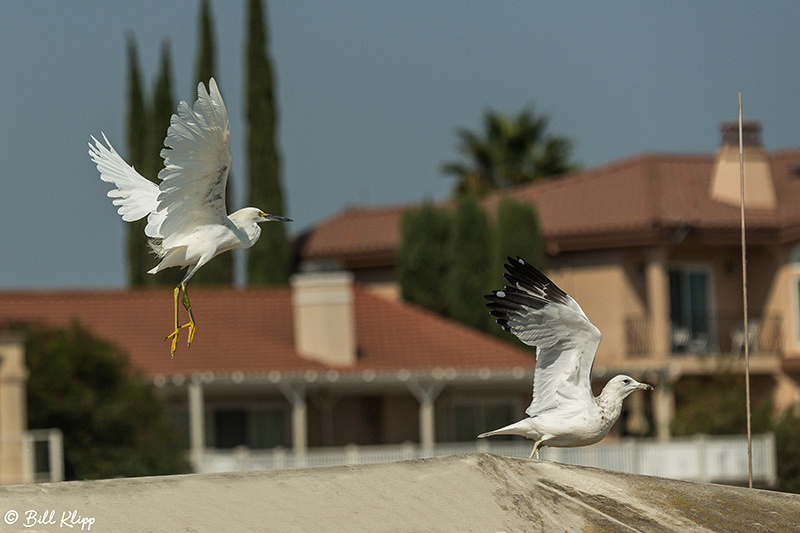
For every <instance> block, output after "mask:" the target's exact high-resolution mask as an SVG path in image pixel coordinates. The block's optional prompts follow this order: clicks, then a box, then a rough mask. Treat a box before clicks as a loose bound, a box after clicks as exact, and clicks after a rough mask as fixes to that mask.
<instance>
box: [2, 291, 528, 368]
mask: <svg viewBox="0 0 800 533" xmlns="http://www.w3.org/2000/svg"><path fill="white" fill-rule="evenodd" d="M354 291H355V298H354V302H355V317H356V338H357V341H356V342H357V344H358V351H359V360H358V362H357V364H356V365H355V366H353V367H349V368H344V369H342V368H338V370H339V371H340V372H348V371H352V372H360V371H363V370H366V369H372V370H376V371H380V370H385V371H389V370H400V369H404V368H405V369H409V370H413V369H432V368H436V367H443V368H451V367H452V368H456V369H476V368H482V367H487V368H493V369H497V368H500V369H513V368H516V367H519V366H526V367H532V366H533V365H534V360H533V359H532V358H531V356H530V352H528V351H526V350H523V349H520V348H516V347H514V346H512V345H510V344H508V343H505V342H502V341H500V340H497V339H495V338H493V337H491V336H488V335H484V334H481V333H478V332H475V331H472V330H470V329H468V328H465V327H463V326H461V325H459V324H456V323H454V322H451V321H449V320H446V319H443V318H441V317H439V316H437V315H434V314H431V313H428V312H425V311H423V310H420V309H417V308H415V307H412V306H410V305H407V304H402V303H395V302H390V301H388V300H384V299H382V298H380V297H378V296H375V295H373V294H371V293H369V292H368V291H365V290H362V289H360V288H358V287H356V288H354ZM191 297H192V308H193V310H194V313H195V318H196V320H197V328H198V329H197V334H196V336H195V339H194V343H193V344H192V347H191V348H190V349H188V350H187V349H186V346H185V344H182V345H179V348H178V352H177V354H176V355H175V358H174V359H170V357H169V346H168V345H167V343H166V342H164V337H165V336H166V335H167V333H169V331H170V328H171V322H172V314H173V311H172V291H171V290H169V289H167V288H165V289H152V290H133V291H7V292H0V326H3V325H6V326H8V325H9V324H14V323H20V322H34V323H44V324H48V325H54V326H64V325H66V324H68V323H69V322H70V321H72V320H78V321H79V322H80V323H82V324H84V325H85V326H87V327H88V328H89V329H90V330H91V331H92V332H93V333H94V334H95V335H97V336H99V337H102V338H104V339H107V340H109V341H111V342H113V343H115V344H117V345H118V346H120V347H121V348H122V349H123V350H124V351H125V352H127V353H128V354H129V355H130V359H131V362H132V364H133V365H134V367H136V368H138V369H139V370H141V371H142V372H144V373H145V374H146V375H149V376H151V377H153V376H157V375H165V376H170V375H174V374H184V375H186V376H190V375H192V374H193V373H196V372H214V373H218V374H229V373H233V372H243V373H245V374H263V373H267V372H270V371H273V370H277V371H281V372H302V371H305V370H324V369H326V368H327V367H326V366H325V365H322V364H320V363H317V362H314V361H311V360H308V359H305V358H303V357H301V356H300V355H299V354H298V353H297V352H296V351H295V349H294V342H293V341H294V339H293V321H292V313H291V307H290V306H291V294H290V290H289V289H288V288H287V289H247V290H237V289H205V288H198V289H195V290H192V291H191ZM183 316H184V317H185V314H184V315H183ZM182 338H183V340H184V341H185V338H186V336H185V334H184V335H183V337H182Z"/></svg>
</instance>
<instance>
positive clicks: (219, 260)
mask: <svg viewBox="0 0 800 533" xmlns="http://www.w3.org/2000/svg"><path fill="white" fill-rule="evenodd" d="M215 70H216V69H215V46H214V22H213V17H212V16H211V5H210V4H209V0H201V2H200V20H199V36H198V49H197V67H196V72H197V74H196V76H195V80H196V83H195V84H194V86H193V87H192V92H194V91H196V90H197V84H198V83H203V84H204V85H205V86H206V87H208V80H210V79H211V78H212V77H214V72H215ZM217 82H219V80H217ZM232 181H233V180H231V177H230V175H229V176H228V185H227V188H226V193H225V199H226V201H225V203H226V205H227V206H228V209H229V210H230V208H231V198H233V192H232V190H233V187H232V186H231V184H232ZM192 283H193V284H194V285H198V284H206V285H219V284H227V285H230V284H231V283H233V254H230V253H228V254H220V255H218V256H217V257H215V258H214V259H212V260H211V262H210V263H208V264H207V265H205V266H204V267H203V268H201V269H200V270H198V271H197V274H195V275H194V277H193V278H192Z"/></svg>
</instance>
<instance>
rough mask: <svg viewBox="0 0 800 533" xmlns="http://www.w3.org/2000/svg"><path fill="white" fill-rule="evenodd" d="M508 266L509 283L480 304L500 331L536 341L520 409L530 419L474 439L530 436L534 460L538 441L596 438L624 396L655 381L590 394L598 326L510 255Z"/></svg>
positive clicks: (624, 382)
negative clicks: (528, 393) (525, 401)
mask: <svg viewBox="0 0 800 533" xmlns="http://www.w3.org/2000/svg"><path fill="white" fill-rule="evenodd" d="M506 270H508V273H507V274H506V275H505V277H506V280H508V282H509V283H510V285H507V286H506V288H505V289H503V290H499V291H494V292H493V293H492V294H489V295H487V296H486V299H487V300H489V303H488V304H486V305H487V307H488V308H489V309H490V311H491V313H492V315H493V316H494V317H495V318H496V320H497V323H498V324H500V326H501V327H502V328H503V330H505V331H509V332H511V333H513V334H514V335H515V336H516V337H517V338H518V339H519V340H521V341H522V342H524V343H525V344H527V345H529V346H535V347H536V369H535V371H534V375H533V401H532V402H531V405H530V406H529V407H528V408H527V409H526V410H525V412H526V413H527V414H528V418H526V419H524V420H520V421H519V422H515V423H514V424H511V425H509V426H506V427H503V428H500V429H496V430H494V431H489V432H487V433H483V434H481V435H478V437H479V438H483V437H489V436H491V435H522V436H523V437H526V438H529V439H532V440H534V441H535V444H534V445H533V451H531V455H530V457H533V455H534V454H536V458H537V459H538V458H539V448H541V447H542V446H561V447H571V446H586V445H589V444H594V443H595V442H598V441H600V440H601V439H602V438H603V437H605V436H606V434H608V430H610V429H611V426H613V425H614V423H615V422H616V421H617V419H618V418H619V415H620V413H622V401H623V400H624V399H625V398H627V397H628V395H629V394H630V393H632V392H633V391H635V390H637V389H641V390H653V387H651V386H650V385H647V384H646V383H639V382H638V381H636V380H635V379H633V378H632V377H629V376H622V375H620V376H615V377H614V378H612V379H611V380H610V381H609V382H608V383H607V384H606V386H605V387H604V388H603V391H602V392H601V393H600V396H598V397H596V398H595V396H594V394H593V393H592V365H593V364H594V356H595V353H596V352H597V347H598V346H599V345H600V330H598V329H597V328H596V327H595V326H594V324H592V323H591V322H589V319H588V318H586V315H585V314H584V313H583V310H582V309H581V307H580V306H579V305H578V303H577V302H576V301H575V300H573V299H572V298H571V297H570V296H569V295H568V294H567V293H565V292H564V291H562V290H561V289H559V288H558V287H557V286H556V285H555V283H553V282H552V281H550V280H549V279H548V278H547V276H545V275H544V274H542V273H541V272H539V271H538V270H537V269H536V268H534V267H533V266H531V265H529V264H528V263H526V262H525V261H524V260H523V259H521V258H517V260H516V261H514V260H513V259H511V258H510V257H509V258H508V264H507V265H506ZM530 457H529V458H530Z"/></svg>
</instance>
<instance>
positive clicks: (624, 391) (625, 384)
mask: <svg viewBox="0 0 800 533" xmlns="http://www.w3.org/2000/svg"><path fill="white" fill-rule="evenodd" d="M604 390H608V391H609V392H612V393H614V395H618V396H620V397H622V398H627V397H628V395H629V394H630V393H632V392H633V391H636V390H653V386H652V385H648V384H647V383H639V382H638V381H636V380H635V379H633V378H632V377H630V376H625V375H619V376H615V377H613V378H612V379H611V381H609V382H608V383H607V384H606V386H605V389H604Z"/></svg>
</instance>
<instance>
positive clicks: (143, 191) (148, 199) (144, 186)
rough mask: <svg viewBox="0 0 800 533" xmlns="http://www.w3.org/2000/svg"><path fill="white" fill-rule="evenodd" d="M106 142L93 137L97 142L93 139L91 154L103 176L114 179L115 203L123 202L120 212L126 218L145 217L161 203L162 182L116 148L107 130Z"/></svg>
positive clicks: (90, 148) (107, 180) (111, 180)
mask: <svg viewBox="0 0 800 533" xmlns="http://www.w3.org/2000/svg"><path fill="white" fill-rule="evenodd" d="M103 140H104V141H105V142H106V145H108V146H105V145H104V144H103V143H101V142H100V141H98V140H97V139H95V138H94V137H92V141H94V144H92V143H89V156H90V157H91V158H92V161H94V163H95V164H96V165H97V170H98V171H100V179H101V180H103V181H105V182H108V183H111V184H112V185H114V188H113V189H111V190H110V191H108V196H109V198H113V199H114V200H112V202H111V203H113V204H114V205H116V206H119V209H117V213H119V215H120V216H121V217H122V220H124V221H125V222H133V221H135V220H139V219H140V218H144V217H146V216H147V215H149V214H150V213H152V212H153V211H155V210H156V208H157V207H158V194H159V190H158V186H157V185H156V184H155V183H153V182H152V181H150V180H148V179H146V178H145V177H144V176H142V175H141V174H139V173H138V172H136V170H135V169H134V168H133V167H132V166H130V165H128V163H126V162H125V161H124V160H123V159H122V157H121V156H120V155H119V154H118V153H117V151H116V150H114V147H113V146H111V143H110V142H108V139H107V138H106V136H105V134H103Z"/></svg>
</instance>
